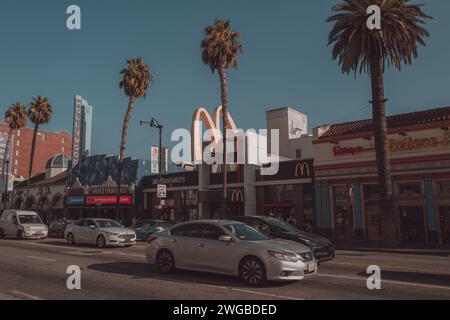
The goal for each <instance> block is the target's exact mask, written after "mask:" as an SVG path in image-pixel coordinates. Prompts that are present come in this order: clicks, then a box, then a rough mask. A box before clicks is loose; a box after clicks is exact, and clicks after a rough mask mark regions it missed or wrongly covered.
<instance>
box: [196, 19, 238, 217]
mask: <svg viewBox="0 0 450 320" xmlns="http://www.w3.org/2000/svg"><path fill="white" fill-rule="evenodd" d="M239 37H240V33H239V32H236V31H232V30H231V27H230V21H229V20H225V21H224V20H219V19H216V20H215V22H214V24H213V25H210V26H207V27H206V28H205V38H204V39H203V41H202V43H201V50H202V61H203V63H204V64H205V65H208V66H209V67H210V68H211V72H212V73H214V72H215V71H217V72H218V73H219V77H220V91H221V100H222V135H223V139H222V142H223V143H222V144H223V214H224V215H225V214H226V211H227V196H228V194H227V166H226V163H227V161H226V159H227V158H226V155H227V144H226V141H227V131H226V129H227V128H228V84H227V76H226V72H227V70H228V69H229V68H231V67H233V68H236V67H237V56H238V54H239V53H241V52H242V51H243V47H242V44H241V43H240V42H239Z"/></svg>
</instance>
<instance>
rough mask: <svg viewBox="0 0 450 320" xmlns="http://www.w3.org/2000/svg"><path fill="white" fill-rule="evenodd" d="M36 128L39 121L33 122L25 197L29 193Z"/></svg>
mask: <svg viewBox="0 0 450 320" xmlns="http://www.w3.org/2000/svg"><path fill="white" fill-rule="evenodd" d="M38 129H39V122H37V121H36V123H35V124H34V131H33V140H32V142H31V153H30V163H29V166H28V181H27V197H28V195H29V194H30V179H31V173H32V172H33V159H34V151H35V148H36V136H37V132H38Z"/></svg>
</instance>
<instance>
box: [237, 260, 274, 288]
mask: <svg viewBox="0 0 450 320" xmlns="http://www.w3.org/2000/svg"><path fill="white" fill-rule="evenodd" d="M239 276H240V277H241V279H242V280H243V281H244V282H245V283H247V284H248V285H250V286H253V287H257V286H261V285H263V284H264V283H265V282H266V281H267V278H266V268H265V267H264V264H263V263H262V262H261V260H259V259H258V258H255V257H248V258H245V259H244V260H242V262H241V264H240V268H239Z"/></svg>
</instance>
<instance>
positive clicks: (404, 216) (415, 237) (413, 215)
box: [399, 206, 426, 245]
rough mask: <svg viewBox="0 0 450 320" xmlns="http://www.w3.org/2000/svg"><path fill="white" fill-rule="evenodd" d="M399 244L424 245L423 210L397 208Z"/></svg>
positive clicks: (411, 207) (406, 207) (418, 208)
mask: <svg viewBox="0 0 450 320" xmlns="http://www.w3.org/2000/svg"><path fill="white" fill-rule="evenodd" d="M399 213H400V230H401V242H403V243H405V244H413V245H420V244H425V241H426V238H425V221H424V208H423V207H421V206H410V207H409V206H404V207H400V208H399Z"/></svg>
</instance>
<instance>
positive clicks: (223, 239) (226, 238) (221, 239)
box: [219, 235, 233, 242]
mask: <svg viewBox="0 0 450 320" xmlns="http://www.w3.org/2000/svg"><path fill="white" fill-rule="evenodd" d="M219 241H222V242H233V237H232V236H225V235H224V236H220V237H219Z"/></svg>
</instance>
